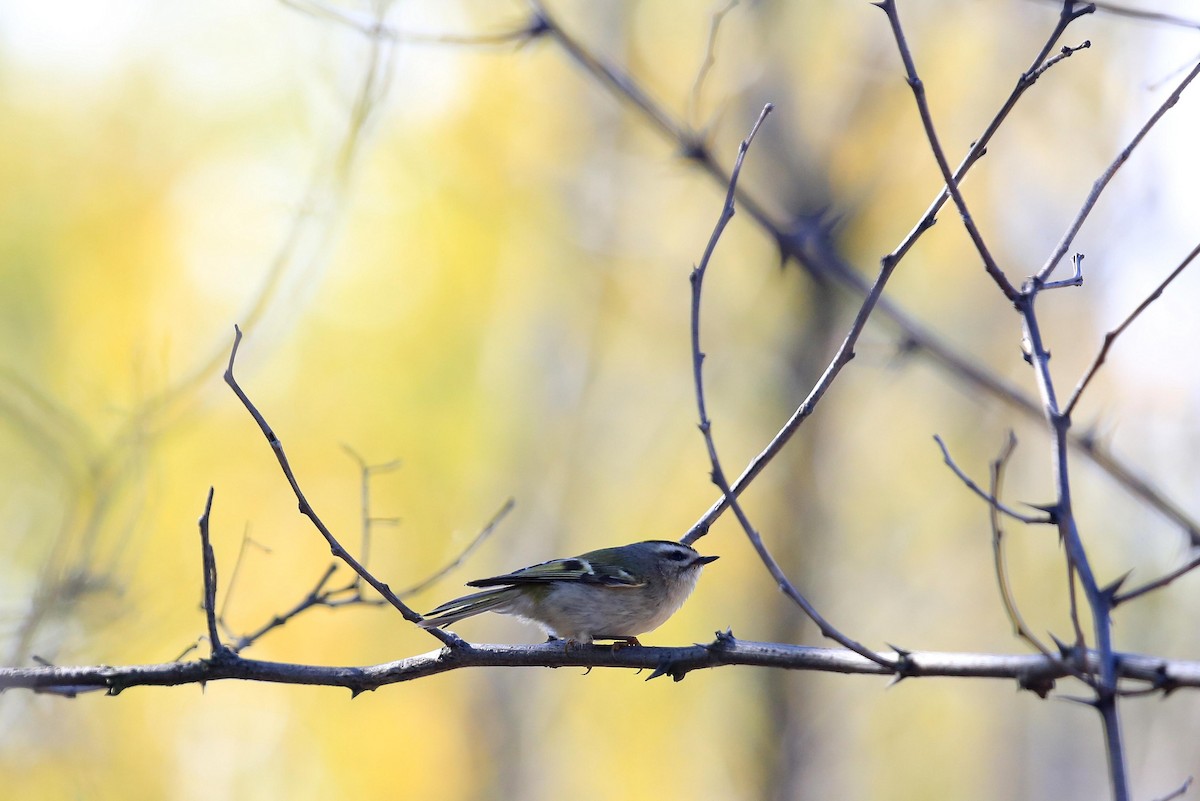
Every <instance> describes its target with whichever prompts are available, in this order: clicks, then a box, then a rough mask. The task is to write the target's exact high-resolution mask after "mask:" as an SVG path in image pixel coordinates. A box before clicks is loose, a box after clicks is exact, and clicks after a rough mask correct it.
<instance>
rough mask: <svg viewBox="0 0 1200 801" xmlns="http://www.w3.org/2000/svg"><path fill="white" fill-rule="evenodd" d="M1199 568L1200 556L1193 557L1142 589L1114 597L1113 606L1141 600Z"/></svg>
mask: <svg viewBox="0 0 1200 801" xmlns="http://www.w3.org/2000/svg"><path fill="white" fill-rule="evenodd" d="M1197 567H1200V556H1195V557H1193V558H1192V559H1190V560H1188V561H1187V562H1186V563H1185V564H1182V565H1180V566H1179V567H1177V568H1175V569H1174V570H1172V571H1171V572H1170V573H1167V574H1165V575H1163V576H1160V577H1159V578H1156V579H1155V580H1154V581H1149V582H1147V583H1145V584H1143V585H1141V586H1140V587H1135V588H1133V589H1132V590H1129V591H1128V592H1122V593H1117V594H1115V595H1113V598H1112V605H1113V607H1116V606H1118V605H1120V604H1123V603H1125V602H1126V601H1132V600H1133V599H1134V598H1140V597H1141V596H1143V595H1145V594H1146V593H1148V592H1154V591H1155V590H1158V589H1162V588H1163V587H1165V586H1167V585H1168V584H1170V583H1171V582H1173V581H1175V579H1177V578H1180V577H1181V576H1185V575H1187V574H1188V573H1190V572H1192V571H1193V570H1195V569H1196V568H1197Z"/></svg>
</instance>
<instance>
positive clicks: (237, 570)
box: [217, 525, 271, 634]
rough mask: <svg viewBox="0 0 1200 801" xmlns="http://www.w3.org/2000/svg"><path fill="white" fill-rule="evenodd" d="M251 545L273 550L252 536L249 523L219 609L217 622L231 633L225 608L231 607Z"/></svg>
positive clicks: (268, 551) (244, 531)
mask: <svg viewBox="0 0 1200 801" xmlns="http://www.w3.org/2000/svg"><path fill="white" fill-rule="evenodd" d="M250 545H257V546H258V547H259V548H262V549H263V550H264V551H266V552H267V553H270V552H271V549H270V548H268V547H267V546H265V545H263V544H262V543H260V542H258V541H256V540H253V539H251V538H250V527H249V525H247V526H246V528H244V529H243V530H242V544H241V546H239V547H238V555H237V559H235V560H234V561H233V570H231V571H230V573H229V584H228V585H226V587H225V597H224V598H222V599H221V608H220V609H218V610H217V623H219V624H220V625H221V628H222V629H224V630H225V633H227V634H228V633H229V627H228V626H226V625H225V610H226V609H227V608H228V607H229V599H230V598H232V597H233V590H234V587H236V586H237V580H238V576H239V575H241V572H242V563H243V562H244V561H245V560H246V549H247V548H248V547H249V546H250Z"/></svg>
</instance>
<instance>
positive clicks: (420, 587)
mask: <svg viewBox="0 0 1200 801" xmlns="http://www.w3.org/2000/svg"><path fill="white" fill-rule="evenodd" d="M516 505H517V502H516V500H515V499H514V498H509V499H508V500H507V501H505V502H504V505H503V506H501V507H500V510H499V511H498V512H496V514H494V515H492V519H491V520H489V521H488V522H487V525H486V526H484V527H483V528H482V529H481V530H480V532H479V533H478V534H476V535H475V537H474V539H472V540H471V541H470V542H469V543H467V547H465V548H463V549H462V550H461V551H459V552H458V555H457V556H455V557H454V558H453V559H451V560H450V561H449V562H447V563H446V564H445V565H443V566H442V567H441V568H439V569H438V570H435V571H434V572H433V573H432V574H431V575H430V576H429V577H428V578H426V579H422V580H421V581H418V582H417V583H416V584H413V585H412V586H411V587H406V588H405V589H403V590H400V591H399V592H398V593H397V594H398V595H400V596H403V597H408V596H409V595H416V594H417V593H418V592H422V591H424V590H427V589H429V588H430V587H432V586H433V585H434V584H436V583H437V582H439V581H441V580H442V579H443V578H445V577H446V576H447V575H449V574H450V573H451V572H452V571H453V570H454V569H455V568H457V567H458V566H459V565H461V564H462V563H463V562H465V561H466V560H467V558H468V557H469V556H470V555H471V554H472V553H474V552H475V549H476V548H478V547H479V546H480V545H482V544H483V543H484V541H485V540H486V539H487V538H488V537H490V536H492V532H494V531H495V530H496V527H497V526H499V525H500V521H501V520H503V519H504V518H505V517H507V516H508V513H509V512H511V511H512V510H513V507H515V506H516Z"/></svg>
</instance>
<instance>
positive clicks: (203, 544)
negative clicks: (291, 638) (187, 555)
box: [200, 487, 229, 659]
mask: <svg viewBox="0 0 1200 801" xmlns="http://www.w3.org/2000/svg"><path fill="white" fill-rule="evenodd" d="M212 502H213V488H212V487H209V488H208V498H207V499H206V500H205V501H204V513H203V514H201V515H200V557H201V563H202V564H203V566H204V620H205V622H206V623H207V624H208V642H209V645H210V646H211V648H212V651H211V654H212V658H213V659H219V658H220V657H222V656H225V655H226V654H227V653H228V650H229V649H227V648H226V647H225V646H224V645H221V637H220V634H219V633H218V632H217V612H216V608H217V559H216V556H214V555H213V548H212V542H210V541H209V538H208V520H209V515H211V514H212Z"/></svg>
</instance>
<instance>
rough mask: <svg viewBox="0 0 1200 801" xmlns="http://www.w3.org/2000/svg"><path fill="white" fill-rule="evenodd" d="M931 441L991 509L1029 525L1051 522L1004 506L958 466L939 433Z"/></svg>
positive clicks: (1013, 441)
mask: <svg viewBox="0 0 1200 801" xmlns="http://www.w3.org/2000/svg"><path fill="white" fill-rule="evenodd" d="M1010 436H1011V434H1010ZM933 441H934V442H936V443H937V445H938V447H939V448H941V450H942V461H943V462H945V463H946V466H947V467H949V468H950V469H951V470H952V471H954V475H956V476H958V480H959V481H961V482H962V483H963V484H964V485H966V487H967V489H969V490H971V492H973V493H975V494H976V495H978V496H979V497H980V498H982V499H983V500H984V501H985V502H986V503H987V505H988V506H990V507H991V508H992V509H993V510H996V511H999V512H1003V513H1004V514H1006V515H1008V516H1009V517H1011V518H1012V519H1013V520H1019V521H1020V522H1022V523H1027V524H1029V525H1035V524H1036V525H1045V524H1047V523H1051V522H1053V520H1052V519H1051V518H1050V517H1049V516H1048V515H1044V516H1041V517H1033V516H1032V515H1023V514H1021V513H1020V512H1018V511H1017V510H1015V509H1013V508H1012V507H1010V506H1005V505H1004V504H1003V503H1001V502H1000V500H999V499H998V498H997V497H996V496H995V494H992V493H988V492H987V491H986V490H984V489H983V488H982V487H980V486H979V485H978V484H976V483H975V481H974V480H973V479H972V478H971V477H970V476H968V475H967V474H966V473H965V472H964V471H963V469H962V468H961V467H959V466H958V464H957V463H956V462H955V461H954V458H953V457H952V456H951V455H950V449H949V448H947V447H946V443H945V442H943V441H942V438H941V436H940V435H938V434H934V435H933ZM1012 443H1013V445H1014V446H1015V445H1016V440H1015V438H1014V439H1013V440H1012ZM1005 458H1007V457H1005Z"/></svg>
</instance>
